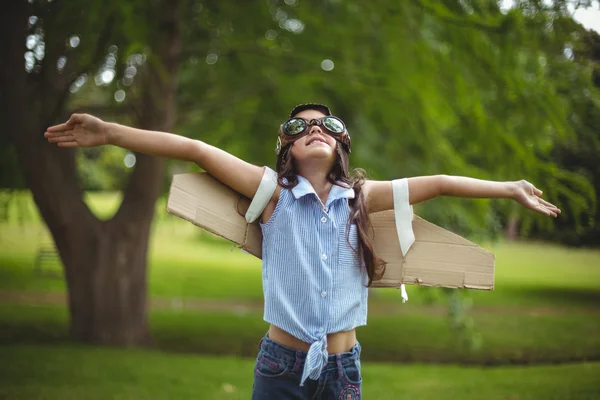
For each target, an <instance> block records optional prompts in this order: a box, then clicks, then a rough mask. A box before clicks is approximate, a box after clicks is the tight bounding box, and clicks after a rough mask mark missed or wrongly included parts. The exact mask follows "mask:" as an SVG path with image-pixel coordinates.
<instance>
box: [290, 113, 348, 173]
mask: <svg viewBox="0 0 600 400" xmlns="http://www.w3.org/2000/svg"><path fill="white" fill-rule="evenodd" d="M324 116H325V114H323V113H322V112H320V111H317V110H304V111H302V112H300V113H298V114H296V115H295V117H296V118H304V119H305V120H306V121H310V120H311V119H319V118H323V117H324ZM336 146H337V142H336V140H335V139H334V138H333V137H332V136H330V135H328V134H327V133H325V132H324V131H323V129H321V127H320V126H318V125H313V126H309V127H308V133H306V134H305V135H304V136H302V137H301V138H300V139H298V140H296V141H295V142H294V143H293V144H292V149H291V150H292V156H293V157H294V160H296V162H298V163H304V162H306V161H313V160H314V161H316V160H320V161H326V164H327V165H329V164H332V163H334V162H335V159H336Z"/></svg>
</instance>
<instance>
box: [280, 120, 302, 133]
mask: <svg viewBox="0 0 600 400" xmlns="http://www.w3.org/2000/svg"><path fill="white" fill-rule="evenodd" d="M305 129H306V121H305V120H303V119H301V118H293V119H290V120H289V121H287V122H286V123H285V125H284V126H283V131H284V132H285V133H286V134H287V135H291V136H295V135H299V134H301V133H302V132H304V130H305Z"/></svg>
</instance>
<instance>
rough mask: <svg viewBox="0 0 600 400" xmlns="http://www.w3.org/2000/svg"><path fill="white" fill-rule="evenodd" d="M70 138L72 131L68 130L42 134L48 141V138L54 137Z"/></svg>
mask: <svg viewBox="0 0 600 400" xmlns="http://www.w3.org/2000/svg"><path fill="white" fill-rule="evenodd" d="M67 135H68V136H72V135H73V130H72V129H70V130H68V131H59V132H44V137H45V138H47V139H49V138H55V137H60V136H67Z"/></svg>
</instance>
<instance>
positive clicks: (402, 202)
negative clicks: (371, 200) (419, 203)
mask: <svg viewBox="0 0 600 400" xmlns="http://www.w3.org/2000/svg"><path fill="white" fill-rule="evenodd" d="M392 194H393V197H394V216H395V218H396V232H397V233H398V241H399V242H400V250H402V255H403V256H404V257H406V253H408V250H409V249H410V246H412V244H413V243H414V242H415V234H414V232H413V229H412V220H413V208H412V206H411V205H410V201H409V196H408V179H406V178H403V179H395V180H393V181H392ZM400 290H401V292H402V300H403V301H404V302H406V301H408V294H407V293H406V288H405V286H404V284H402V285H401V286H400Z"/></svg>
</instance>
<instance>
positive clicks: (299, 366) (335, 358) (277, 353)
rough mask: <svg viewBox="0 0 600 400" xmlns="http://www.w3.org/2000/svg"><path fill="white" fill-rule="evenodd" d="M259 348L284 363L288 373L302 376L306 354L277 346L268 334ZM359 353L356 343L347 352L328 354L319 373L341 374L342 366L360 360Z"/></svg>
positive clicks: (280, 345)
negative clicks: (336, 371)
mask: <svg viewBox="0 0 600 400" xmlns="http://www.w3.org/2000/svg"><path fill="white" fill-rule="evenodd" d="M259 347H260V350H262V351H264V352H265V353H267V354H268V355H270V356H271V357H274V358H276V359H277V360H279V361H280V362H282V363H284V364H285V366H286V367H287V368H288V370H289V371H291V372H294V373H297V374H302V372H303V370H304V367H305V364H306V358H307V355H308V353H307V352H305V351H302V350H296V349H292V348H289V347H286V346H284V345H282V344H279V343H277V342H275V341H273V340H271V339H270V338H269V335H268V334H266V335H265V337H263V338H262V339H261V341H260V344H259ZM360 352H361V346H360V343H358V341H357V342H356V344H355V345H354V346H353V347H352V348H351V349H350V350H349V351H347V352H344V353H338V354H329V355H328V356H327V362H326V363H323V367H322V370H321V372H323V371H328V370H336V369H337V370H338V371H339V372H341V368H342V366H344V365H350V364H352V363H354V362H356V360H358V359H359V358H360ZM313 379H314V378H313ZM317 379H318V378H317ZM303 381H304V380H303Z"/></svg>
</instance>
